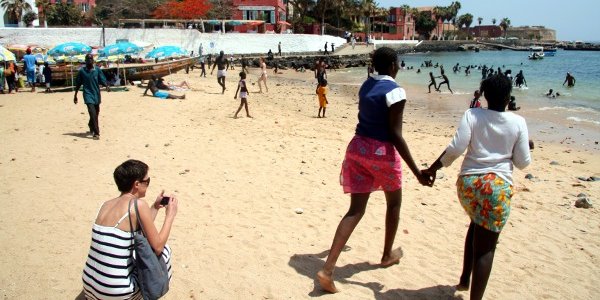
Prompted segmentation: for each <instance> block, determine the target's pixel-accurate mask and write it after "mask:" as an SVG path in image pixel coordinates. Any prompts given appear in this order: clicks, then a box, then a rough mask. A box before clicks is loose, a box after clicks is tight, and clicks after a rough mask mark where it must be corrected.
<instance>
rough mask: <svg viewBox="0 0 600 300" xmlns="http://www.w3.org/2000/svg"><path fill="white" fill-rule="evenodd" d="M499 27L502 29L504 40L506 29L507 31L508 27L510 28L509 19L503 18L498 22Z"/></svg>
mask: <svg viewBox="0 0 600 300" xmlns="http://www.w3.org/2000/svg"><path fill="white" fill-rule="evenodd" d="M500 27H502V30H503V31H504V38H506V33H507V32H506V29H508V27H510V19H509V18H504V19H502V21H500Z"/></svg>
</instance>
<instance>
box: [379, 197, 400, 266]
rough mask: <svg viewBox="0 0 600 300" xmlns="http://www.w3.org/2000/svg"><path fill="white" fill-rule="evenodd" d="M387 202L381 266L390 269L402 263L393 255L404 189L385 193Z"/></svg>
mask: <svg viewBox="0 0 600 300" xmlns="http://www.w3.org/2000/svg"><path fill="white" fill-rule="evenodd" d="M385 201H386V202H387V208H386V211H385V242H384V246H383V256H382V257H381V266H382V267H389V266H391V265H394V264H397V263H398V262H400V257H398V256H396V255H394V254H393V253H392V247H393V246H394V239H395V238H396V231H397V230H398V223H399V222H400V207H401V205H402V189H398V190H396V191H393V192H385Z"/></svg>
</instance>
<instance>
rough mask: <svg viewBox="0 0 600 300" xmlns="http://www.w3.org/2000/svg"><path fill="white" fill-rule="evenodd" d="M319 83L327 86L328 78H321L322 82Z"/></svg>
mask: <svg viewBox="0 0 600 300" xmlns="http://www.w3.org/2000/svg"><path fill="white" fill-rule="evenodd" d="M319 85H321V86H327V79H321V83H320V84H319Z"/></svg>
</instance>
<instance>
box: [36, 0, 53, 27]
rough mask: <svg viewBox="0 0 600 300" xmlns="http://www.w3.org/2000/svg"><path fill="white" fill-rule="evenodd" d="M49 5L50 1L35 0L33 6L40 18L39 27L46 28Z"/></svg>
mask: <svg viewBox="0 0 600 300" xmlns="http://www.w3.org/2000/svg"><path fill="white" fill-rule="evenodd" d="M50 5H51V4H50V0H35V6H37V8H38V17H39V18H40V27H41V26H43V27H48V26H47V24H46V11H47V10H48V7H50Z"/></svg>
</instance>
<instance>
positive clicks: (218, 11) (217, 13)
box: [207, 0, 235, 20]
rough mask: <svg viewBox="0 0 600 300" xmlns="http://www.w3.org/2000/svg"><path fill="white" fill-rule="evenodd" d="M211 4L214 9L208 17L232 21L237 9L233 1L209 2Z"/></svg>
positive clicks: (214, 0)
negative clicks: (234, 11)
mask: <svg viewBox="0 0 600 300" xmlns="http://www.w3.org/2000/svg"><path fill="white" fill-rule="evenodd" d="M209 2H210V4H211V5H212V8H211V9H210V10H209V11H208V14H207V17H209V18H214V19H220V20H227V19H231V16H233V10H234V9H235V7H234V6H233V1H232V0H209Z"/></svg>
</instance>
